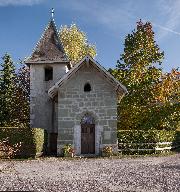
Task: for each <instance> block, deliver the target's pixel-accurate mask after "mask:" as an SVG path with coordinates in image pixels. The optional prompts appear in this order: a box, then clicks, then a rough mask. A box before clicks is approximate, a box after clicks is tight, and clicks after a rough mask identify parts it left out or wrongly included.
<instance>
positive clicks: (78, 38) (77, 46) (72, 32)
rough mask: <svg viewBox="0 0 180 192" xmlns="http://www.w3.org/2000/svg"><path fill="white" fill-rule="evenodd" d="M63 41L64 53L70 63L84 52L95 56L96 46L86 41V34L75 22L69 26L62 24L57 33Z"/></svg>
mask: <svg viewBox="0 0 180 192" xmlns="http://www.w3.org/2000/svg"><path fill="white" fill-rule="evenodd" d="M59 37H60V39H61V42H62V43H63V46H64V50H65V53H66V54H67V56H68V58H69V60H70V61H71V62H72V64H75V63H77V62H78V61H79V60H81V59H82V58H83V57H84V56H86V54H89V55H90V56H92V57H95V56H96V47H95V45H92V44H90V43H89V42H88V40H87V36H86V34H85V33H84V32H83V31H81V30H80V29H79V28H78V27H77V26H76V25H75V24H72V25H71V26H70V27H68V26H66V25H65V26H63V27H61V29H60V35H59Z"/></svg>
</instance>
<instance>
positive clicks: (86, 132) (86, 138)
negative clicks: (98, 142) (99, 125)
mask: <svg viewBox="0 0 180 192" xmlns="http://www.w3.org/2000/svg"><path fill="white" fill-rule="evenodd" d="M81 154H95V123H94V119H93V118H92V117H91V116H89V115H87V114H86V115H85V116H84V117H83V119H82V121H81Z"/></svg>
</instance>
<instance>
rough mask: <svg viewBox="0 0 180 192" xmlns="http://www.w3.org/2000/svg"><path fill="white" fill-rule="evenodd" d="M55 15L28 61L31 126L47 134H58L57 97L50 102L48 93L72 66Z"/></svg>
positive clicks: (26, 61)
mask: <svg viewBox="0 0 180 192" xmlns="http://www.w3.org/2000/svg"><path fill="white" fill-rule="evenodd" d="M51 14H52V16H51V19H50V21H49V23H48V25H47V27H46V28H45V30H44V33H43V35H42V36H41V38H40V40H39V41H38V43H37V45H36V47H35V49H34V51H33V52H32V54H31V56H30V57H28V58H27V59H26V60H25V63H26V64H27V65H28V66H29V67H30V125H31V127H32V128H33V127H41V128H44V129H46V130H47V132H48V133H57V118H56V116H57V114H56V110H55V109H56V102H57V101H55V100H56V97H55V99H53V100H52V99H50V97H49V96H48V90H49V88H50V87H52V86H53V85H54V84H55V83H56V82H57V81H58V80H59V79H60V78H61V77H62V76H63V75H64V74H65V73H66V70H67V67H68V68H69V67H70V62H69V61H68V59H67V57H66V55H65V52H64V49H63V45H62V43H61V41H60V39H59V34H58V32H57V29H56V25H55V21H54V18H53V16H54V9H52V12H51Z"/></svg>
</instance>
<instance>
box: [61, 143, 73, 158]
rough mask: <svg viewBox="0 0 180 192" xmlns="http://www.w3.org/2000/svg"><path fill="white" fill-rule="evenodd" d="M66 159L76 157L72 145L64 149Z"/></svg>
mask: <svg viewBox="0 0 180 192" xmlns="http://www.w3.org/2000/svg"><path fill="white" fill-rule="evenodd" d="M63 155H64V157H74V148H73V147H72V145H71V144H67V145H65V146H64V147H63Z"/></svg>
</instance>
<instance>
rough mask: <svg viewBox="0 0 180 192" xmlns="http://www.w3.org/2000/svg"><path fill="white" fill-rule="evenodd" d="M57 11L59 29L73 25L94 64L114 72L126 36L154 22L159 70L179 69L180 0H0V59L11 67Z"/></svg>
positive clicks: (38, 37)
mask: <svg viewBox="0 0 180 192" xmlns="http://www.w3.org/2000/svg"><path fill="white" fill-rule="evenodd" d="M51 8H54V9H55V14H54V19H55V23H56V26H57V28H58V29H59V28H60V26H61V25H68V26H70V25H71V24H72V23H76V24H77V26H78V27H79V28H80V29H81V30H82V31H84V32H85V33H86V34H87V36H88V41H89V42H90V43H92V44H95V45H96V48H97V56H96V58H95V59H96V60H97V61H98V62H99V63H100V64H101V65H103V66H104V67H105V68H106V69H108V68H115V66H116V62H117V60H118V59H119V57H120V54H122V53H123V49H124V45H123V44H124V39H125V36H126V35H127V34H129V33H131V32H132V30H133V29H135V27H136V22H137V21H139V19H142V21H144V22H146V21H149V22H151V23H152V26H153V30H154V32H155V40H156V42H157V44H158V45H159V47H160V50H161V51H164V52H165V59H164V60H163V64H162V68H163V71H167V72H169V71H170V70H171V69H172V68H177V67H179V66H180V0H151V1H149V0H91V1H90V0H0V57H2V56H3V55H4V54H5V53H6V52H8V53H9V54H11V56H12V58H13V60H14V61H15V63H18V61H19V59H20V60H24V58H25V57H28V56H29V55H30V54H31V53H32V50H33V49H34V47H35V45H36V43H37V42H38V40H39V39H40V37H41V35H42V33H43V31H44V29H45V27H46V26H47V24H48V22H49V20H50V17H51Z"/></svg>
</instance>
